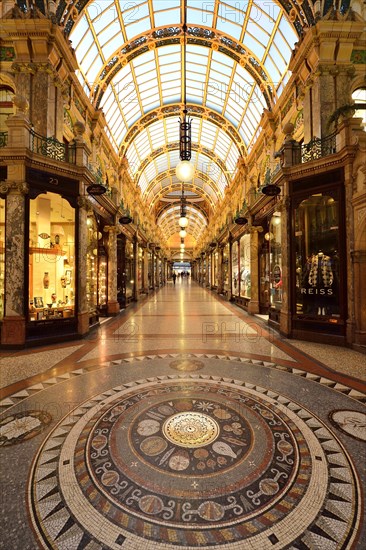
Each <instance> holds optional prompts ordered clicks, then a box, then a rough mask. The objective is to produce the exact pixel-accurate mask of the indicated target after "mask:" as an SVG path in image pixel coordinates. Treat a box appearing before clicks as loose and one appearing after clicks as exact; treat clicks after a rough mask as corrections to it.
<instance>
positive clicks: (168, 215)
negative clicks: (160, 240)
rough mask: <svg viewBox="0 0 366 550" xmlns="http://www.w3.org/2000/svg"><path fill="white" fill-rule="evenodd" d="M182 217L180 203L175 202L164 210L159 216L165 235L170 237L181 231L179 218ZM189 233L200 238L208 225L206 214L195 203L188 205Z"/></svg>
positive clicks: (196, 238) (195, 238) (195, 237)
mask: <svg viewBox="0 0 366 550" xmlns="http://www.w3.org/2000/svg"><path fill="white" fill-rule="evenodd" d="M179 217H180V205H179V204H175V205H172V206H171V207H170V208H168V209H166V210H164V212H163V213H162V214H161V215H160V216H159V218H158V224H159V226H160V227H161V229H162V231H163V233H164V235H165V237H166V238H167V239H169V238H170V237H171V236H172V235H175V234H176V233H179V225H178V220H179ZM187 218H188V220H189V223H188V226H187V229H186V231H187V235H189V236H192V237H193V238H194V240H195V241H197V240H198V239H199V237H200V236H201V234H202V232H203V230H204V229H205V227H206V225H207V220H206V218H205V216H204V215H203V214H202V212H200V211H199V210H198V209H197V208H195V207H194V206H193V205H189V206H187Z"/></svg>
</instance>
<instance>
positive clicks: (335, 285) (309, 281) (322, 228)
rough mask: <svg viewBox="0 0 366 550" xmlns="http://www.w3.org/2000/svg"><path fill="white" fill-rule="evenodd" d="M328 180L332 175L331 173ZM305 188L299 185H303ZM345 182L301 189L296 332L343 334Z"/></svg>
mask: <svg viewBox="0 0 366 550" xmlns="http://www.w3.org/2000/svg"><path fill="white" fill-rule="evenodd" d="M327 177H328V179H331V178H332V174H331V173H330V174H328V175H327ZM299 189H300V185H299ZM342 194H343V187H342V186H341V184H340V182H339V181H338V182H337V181H336V178H335V179H334V182H333V185H331V186H330V185H328V186H323V187H320V186H319V183H318V186H317V187H315V182H314V189H309V191H308V192H307V193H306V194H305V193H304V191H301V192H300V190H299V193H298V196H295V198H294V200H293V212H292V233H293V238H292V260H291V262H292V277H291V281H292V315H293V317H292V318H293V334H294V336H297V335H298V334H301V335H302V337H303V335H304V332H305V331H310V332H312V333H313V335H315V336H316V337H317V338H319V337H320V336H319V335H321V333H328V334H334V335H338V336H343V335H344V334H345V323H346V303H347V300H346V293H347V288H346V277H345V246H344V224H343V223H342V222H341V217H342V216H343V219H344V213H343V209H342V204H343V200H342Z"/></svg>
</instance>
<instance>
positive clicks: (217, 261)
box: [212, 252, 219, 288]
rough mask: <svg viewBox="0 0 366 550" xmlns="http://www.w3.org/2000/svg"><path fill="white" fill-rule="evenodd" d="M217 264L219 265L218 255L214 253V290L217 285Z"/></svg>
mask: <svg viewBox="0 0 366 550" xmlns="http://www.w3.org/2000/svg"><path fill="white" fill-rule="evenodd" d="M218 263H219V253H218V252H215V254H214V255H213V277H212V280H213V284H214V286H215V288H217V287H218V284H219V281H218V269H217V266H218Z"/></svg>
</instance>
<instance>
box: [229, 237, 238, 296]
mask: <svg viewBox="0 0 366 550" xmlns="http://www.w3.org/2000/svg"><path fill="white" fill-rule="evenodd" d="M231 257H232V293H233V295H234V296H238V295H239V246H238V242H237V241H235V242H234V243H233V245H232V248H231Z"/></svg>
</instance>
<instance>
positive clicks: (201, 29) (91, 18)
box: [57, 0, 314, 227]
mask: <svg viewBox="0 0 366 550" xmlns="http://www.w3.org/2000/svg"><path fill="white" fill-rule="evenodd" d="M57 17H58V19H59V21H60V23H61V24H62V25H64V30H65V33H66V34H69V37H70V39H71V41H72V44H73V47H74V48H75V53H76V57H77V59H78V62H79V67H80V71H79V74H78V76H79V79H80V81H81V83H82V85H83V87H84V90H85V92H86V93H87V94H88V96H89V98H90V100H91V102H92V103H93V104H94V105H95V107H96V108H102V109H103V112H104V114H105V118H106V121H107V127H106V132H107V134H108V135H109V138H110V140H111V143H112V145H113V147H114V148H115V150H116V151H117V152H118V153H119V154H120V156H121V157H123V158H126V159H127V161H128V164H129V167H130V173H131V175H132V177H134V179H135V181H137V182H138V184H139V185H140V188H141V191H142V194H143V197H144V198H145V199H146V202H147V204H149V205H152V204H157V202H158V200H159V199H160V198H163V197H164V196H166V193H169V192H171V191H172V190H175V189H176V187H177V185H178V184H179V182H177V181H175V178H174V175H173V169H174V167H175V165H176V164H177V162H178V161H179V143H178V133H177V123H176V122H177V118H178V117H179V116H181V115H182V111H183V83H182V81H183V79H182V59H183V57H182V56H183V28H182V22H183V2H181V0H136V1H135V2H127V0H105V1H104V2H102V3H101V2H98V1H95V0H94V1H91V2H83V1H79V2H76V3H74V4H73V5H71V3H66V2H60V3H59V4H58V11H57ZM313 23H314V18H313V10H312V5H311V4H310V3H309V2H308V0H303V1H302V2H301V4H300V2H292V1H291V2H287V1H285V0H284V1H283V2H265V3H263V2H260V1H259V0H246V1H245V2H243V1H238V0H236V1H234V0H211V1H207V2H201V1H199V2H198V1H197V0H187V45H186V50H187V83H186V84H187V105H188V108H189V114H190V116H191V117H192V119H193V122H192V160H193V162H194V163H195V167H196V177H195V179H194V181H193V182H192V189H193V190H194V192H195V193H197V194H199V195H200V196H201V197H202V198H204V199H205V201H207V206H208V207H209V208H207V209H206V211H210V212H213V211H214V209H215V205H217V204H219V203H220V201H221V199H222V198H223V196H224V194H225V189H226V188H227V187H228V186H230V183H231V181H232V178H233V176H234V175H235V171H236V169H237V162H238V160H239V159H240V158H241V157H245V155H246V154H247V152H248V151H249V150H250V149H251V148H252V147H253V145H254V143H255V141H256V138H257V136H258V135H259V132H260V119H261V115H262V113H263V110H264V109H268V110H271V108H272V107H273V105H274V103H275V102H276V101H277V98H278V96H279V95H280V93H281V91H282V88H283V86H284V85H285V84H286V82H287V79H288V76H289V75H288V70H287V67H288V62H289V59H290V56H291V52H292V48H293V46H294V43H295V42H296V41H297V40H298V36H299V35H301V34H302V30H303V27H304V26H310V25H312V24H313ZM192 211H196V210H195V207H194V205H193V206H192ZM169 212H170V216H171V217H172V218H173V219H174V220H175V221H176V220H177V213H176V211H175V209H174V206H172V207H171V209H170V211H169ZM164 214H165V215H166V216H167V215H168V214H167V211H166V210H165V211H164ZM192 215H193V214H192ZM178 217H179V216H178ZM158 221H159V224H163V220H161V217H160V218H159V220H158ZM206 222H207V220H206ZM168 225H169V227H170V224H168ZM168 225H167V224H165V223H164V226H166V227H168ZM201 225H202V224H201ZM162 227H163V226H162Z"/></svg>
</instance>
